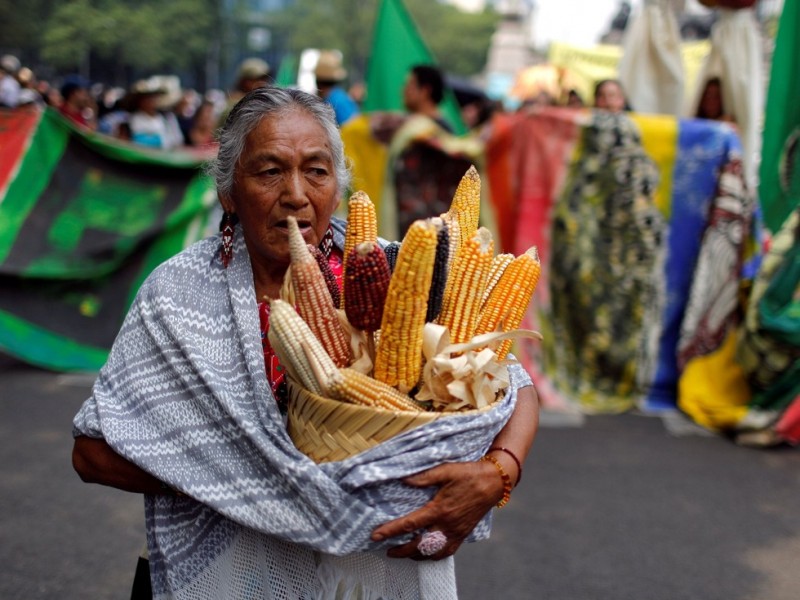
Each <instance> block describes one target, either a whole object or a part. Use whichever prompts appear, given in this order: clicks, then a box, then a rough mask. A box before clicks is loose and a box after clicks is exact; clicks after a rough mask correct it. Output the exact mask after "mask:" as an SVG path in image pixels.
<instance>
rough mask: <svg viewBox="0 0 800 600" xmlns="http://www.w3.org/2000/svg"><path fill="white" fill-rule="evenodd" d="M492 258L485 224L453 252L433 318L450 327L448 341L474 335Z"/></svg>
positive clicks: (490, 242) (466, 340)
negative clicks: (435, 316)
mask: <svg viewBox="0 0 800 600" xmlns="http://www.w3.org/2000/svg"><path fill="white" fill-rule="evenodd" d="M493 257H494V241H493V240H492V234H491V233H490V232H489V230H488V229H486V228H485V227H481V228H480V229H478V230H477V231H476V232H475V235H473V236H472V238H471V239H469V240H466V241H465V242H464V243H463V244H462V246H461V248H459V249H458V252H457V253H456V257H455V259H454V260H453V264H452V266H451V269H450V274H449V275H448V277H447V286H446V287H445V290H444V300H443V301H442V312H441V313H439V318H438V319H437V323H439V324H440V325H443V326H444V327H447V329H449V330H450V341H451V342H452V343H454V344H461V343H463V342H468V341H469V340H471V339H472V336H473V335H475V328H476V326H477V324H478V317H479V315H480V308H481V300H483V291H484V290H485V289H486V279H487V277H488V276H489V269H490V268H491V266H492V259H493Z"/></svg>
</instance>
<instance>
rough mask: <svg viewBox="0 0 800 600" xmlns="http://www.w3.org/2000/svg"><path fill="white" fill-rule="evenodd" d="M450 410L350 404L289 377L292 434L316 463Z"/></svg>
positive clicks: (362, 447)
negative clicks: (433, 410)
mask: <svg viewBox="0 0 800 600" xmlns="http://www.w3.org/2000/svg"><path fill="white" fill-rule="evenodd" d="M447 414H448V413H441V412H418V413H416V412H402V411H391V410H385V409H382V408H373V407H371V406H359V405H356V404H348V403H347V402H341V401H339V400H331V399H329V398H323V397H322V396H318V395H317V394H314V393H312V392H309V391H308V390H307V389H305V388H304V387H302V386H300V385H298V384H297V383H295V382H292V381H289V426H288V428H289V437H291V438H292V441H293V442H294V444H295V446H297V449H298V450H300V452H302V453H303V454H305V455H306V456H308V457H309V458H310V459H311V460H313V461H314V462H316V463H324V462H333V461H337V460H343V459H345V458H348V457H350V456H355V455H356V454H358V453H359V452H363V451H364V450H368V449H369V448H372V447H373V446H375V445H377V444H380V443H381V442H384V441H386V440H388V439H389V438H391V437H394V436H395V435H397V434H399V433H402V432H404V431H408V430H409V429H414V428H415V427H419V426H420V425H425V424H426V423H430V422H431V421H435V420H436V419H438V418H440V417H443V416H446V415H447ZM449 414H456V413H449Z"/></svg>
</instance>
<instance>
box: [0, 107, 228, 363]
mask: <svg viewBox="0 0 800 600" xmlns="http://www.w3.org/2000/svg"><path fill="white" fill-rule="evenodd" d="M206 158H208V155H207V154H201V153H196V152H190V151H188V150H187V151H179V152H172V153H163V152H161V151H154V150H148V149H144V148H139V147H136V146H133V145H131V144H128V143H126V142H122V141H119V140H114V139H112V138H108V137H105V136H102V135H99V134H93V133H86V132H84V131H82V130H79V129H77V128H75V127H74V126H73V125H71V124H70V123H69V122H67V121H66V120H65V119H63V118H62V117H61V116H60V115H59V114H58V113H57V112H55V111H53V110H50V109H48V110H47V111H45V112H37V111H27V110H17V111H0V350H2V351H3V352H5V353H7V354H10V355H12V356H14V357H16V358H18V359H20V360H23V361H27V362H30V363H33V364H36V365H40V366H43V367H46V368H51V369H56V370H95V369H98V368H99V367H100V366H101V365H102V364H103V362H104V361H105V357H106V355H107V352H108V350H109V348H110V347H111V343H112V342H113V340H114V337H115V336H116V333H117V330H118V329H119V326H120V324H121V323H122V319H123V317H124V315H125V313H126V311H127V308H128V306H129V305H130V303H131V301H132V299H133V297H134V295H135V293H136V291H137V290H138V287H139V285H140V284H141V282H142V281H143V280H144V278H145V277H146V276H147V275H148V274H149V273H150V271H152V270H153V269H154V268H155V267H156V266H157V265H158V264H160V263H161V262H163V261H164V260H166V259H167V258H169V257H170V256H172V255H173V254H175V253H176V252H178V251H180V250H181V249H183V248H184V247H185V246H186V245H188V244H189V243H191V242H193V241H195V240H197V239H199V238H200V237H201V236H203V235H205V234H206V233H207V232H208V231H209V226H210V225H211V226H213V224H210V223H209V217H210V216H211V213H212V210H213V208H214V207H215V206H216V194H215V192H214V189H213V185H212V182H211V181H210V180H209V179H208V178H207V177H206V176H205V175H203V174H202V172H201V170H200V166H201V164H202V162H203V160H205V159H206Z"/></svg>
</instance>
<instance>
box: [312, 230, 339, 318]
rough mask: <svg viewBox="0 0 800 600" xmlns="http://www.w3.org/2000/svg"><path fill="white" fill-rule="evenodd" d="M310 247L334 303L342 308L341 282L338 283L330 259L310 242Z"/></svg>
mask: <svg viewBox="0 0 800 600" xmlns="http://www.w3.org/2000/svg"><path fill="white" fill-rule="evenodd" d="M308 249H309V251H310V252H311V256H313V257H314V260H316V261H317V264H318V265H319V270H320V271H322V276H323V277H324V278H325V285H327V286H328V291H329V292H330V293H331V299H332V300H333V305H334V306H335V307H336V308H341V304H342V295H341V292H340V291H339V284H338V283H336V275H334V274H333V271H331V266H330V265H329V264H328V259H327V258H326V257H325V255H324V254H323V253H322V251H321V250H320V249H319V248H317V247H316V246H312V245H311V244H308Z"/></svg>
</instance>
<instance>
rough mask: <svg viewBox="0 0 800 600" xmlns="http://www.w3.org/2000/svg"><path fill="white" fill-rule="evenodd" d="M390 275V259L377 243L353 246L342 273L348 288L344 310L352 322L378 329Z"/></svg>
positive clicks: (366, 329)
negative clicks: (387, 258)
mask: <svg viewBox="0 0 800 600" xmlns="http://www.w3.org/2000/svg"><path fill="white" fill-rule="evenodd" d="M390 278H391V272H390V271H389V263H388V261H387V260H386V255H385V254H384V253H383V250H382V249H381V247H380V246H378V245H377V244H375V243H373V242H364V243H363V244H359V245H358V246H356V247H355V248H354V249H353V251H352V252H351V253H350V256H349V257H348V259H347V267H346V269H345V273H344V279H345V281H347V290H348V291H347V298H346V300H345V303H344V312H345V314H346V315H347V320H348V321H350V324H351V325H353V326H354V327H357V328H358V329H363V330H364V331H368V332H373V331H376V330H377V329H380V327H381V319H382V317H383V305H384V303H385V302H386V292H388V291H389V279H390Z"/></svg>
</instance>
